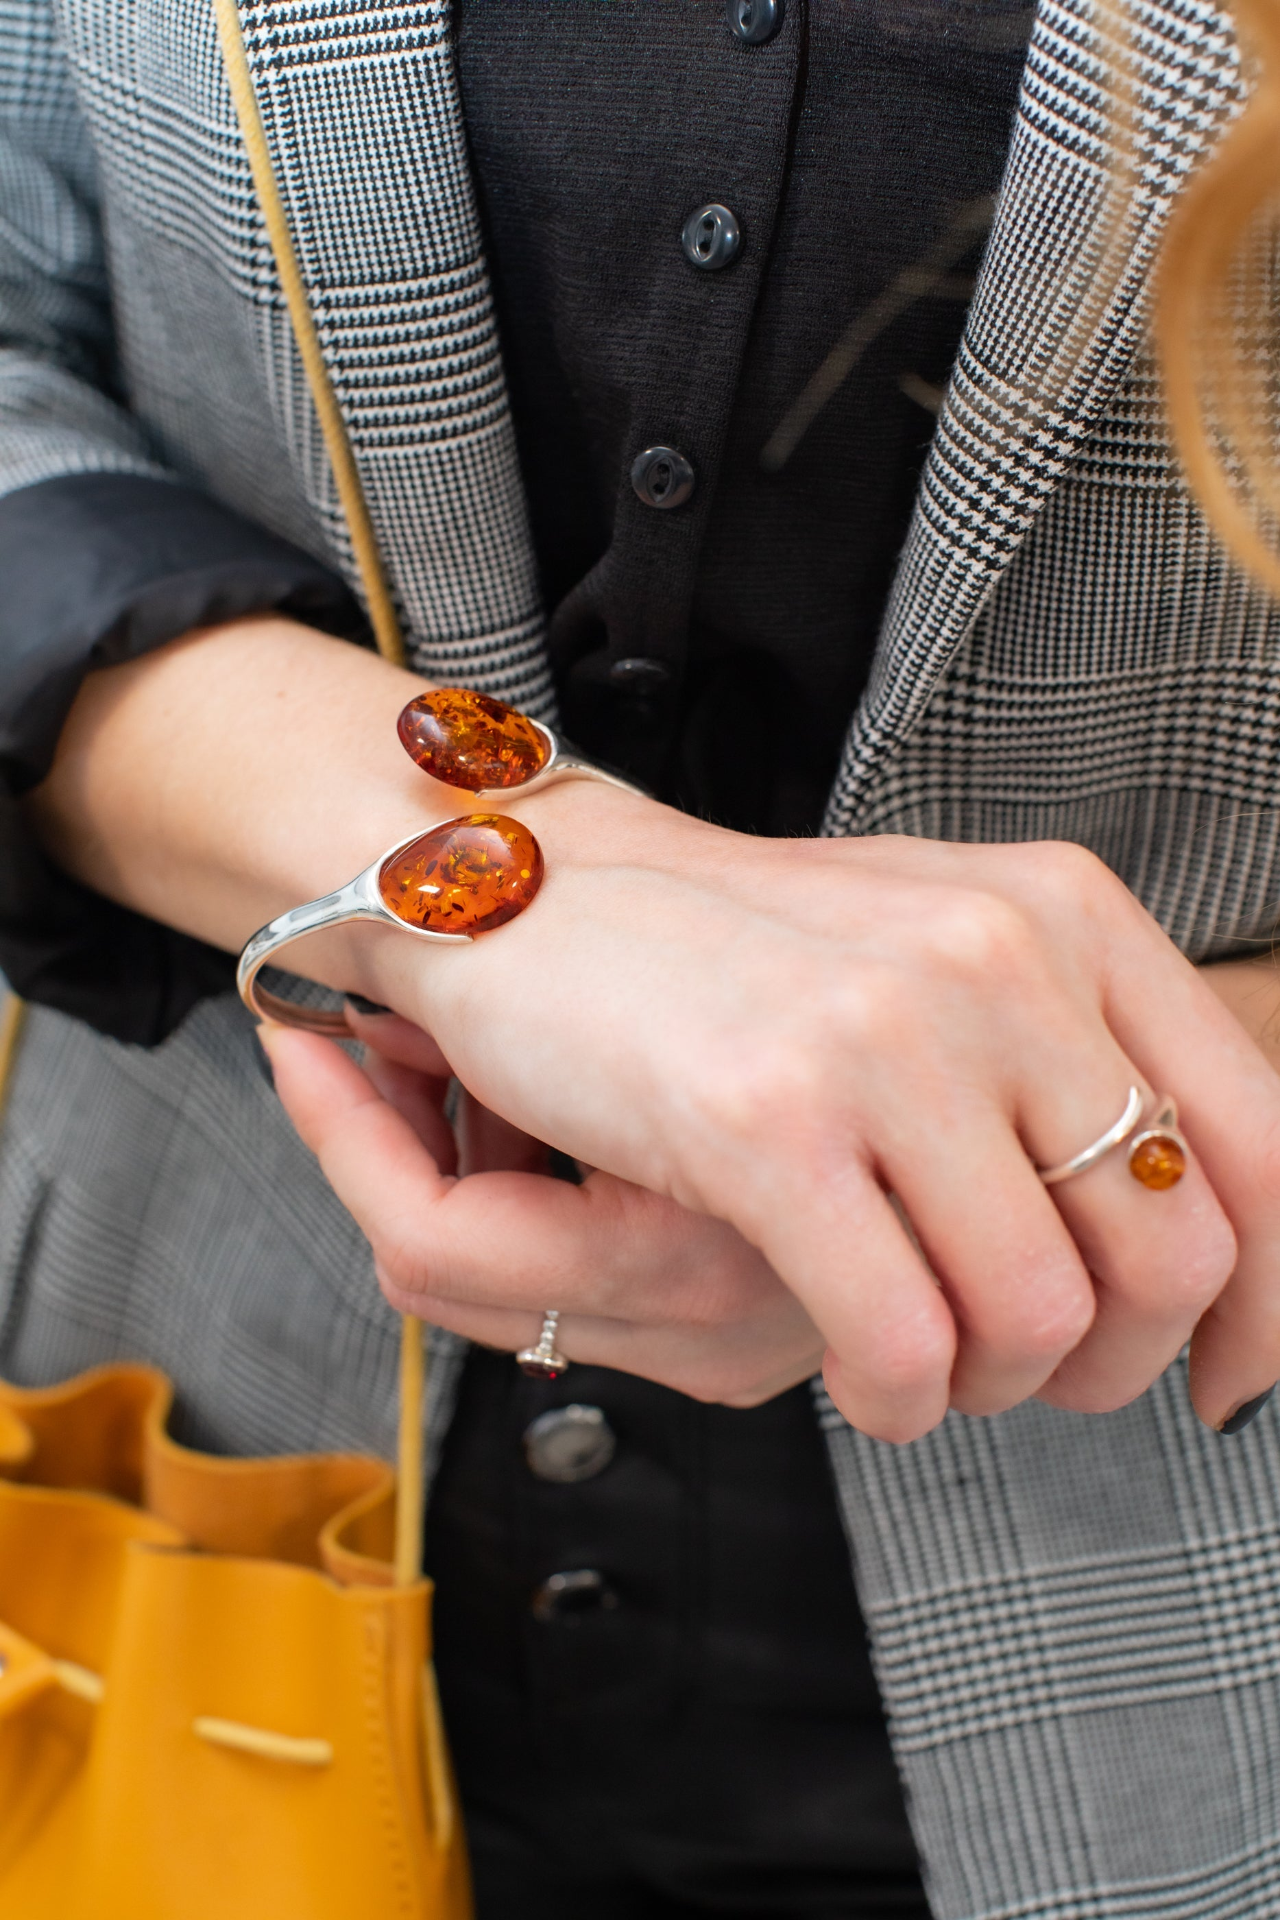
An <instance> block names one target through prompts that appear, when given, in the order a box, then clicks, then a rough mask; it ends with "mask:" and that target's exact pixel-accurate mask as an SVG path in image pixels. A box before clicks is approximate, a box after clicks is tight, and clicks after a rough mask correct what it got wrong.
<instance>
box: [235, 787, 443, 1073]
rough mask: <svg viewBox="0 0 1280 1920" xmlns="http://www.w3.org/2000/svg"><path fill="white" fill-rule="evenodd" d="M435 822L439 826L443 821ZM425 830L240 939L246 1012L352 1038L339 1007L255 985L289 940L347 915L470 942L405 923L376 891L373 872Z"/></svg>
mask: <svg viewBox="0 0 1280 1920" xmlns="http://www.w3.org/2000/svg"><path fill="white" fill-rule="evenodd" d="M437 824H438V825H441V826H443V825H446V824H447V822H444V821H440V822H438V823H437ZM431 831H432V829H431V827H430V826H422V827H419V828H418V829H417V831H416V832H415V833H408V834H406V835H405V837H404V839H403V840H397V841H396V844H395V845H394V847H388V848H387V851H386V852H385V853H381V854H379V855H378V858H377V859H376V860H375V861H373V862H372V864H371V865H369V866H367V867H366V868H365V870H364V872H363V873H358V874H357V875H356V877H355V879H354V880H349V881H348V882H347V884H346V886H345V887H339V888H338V890H337V892H336V893H325V894H322V895H321V896H320V898H319V899H318V900H309V901H308V902H307V904H306V905H305V906H303V907H291V908H290V909H289V911H288V913H282V914H279V915H278V916H277V917H276V919H274V920H269V921H268V922H267V924H266V926H265V927H259V929H258V931H257V932H256V933H255V934H254V935H253V938H252V939H251V940H249V941H248V942H247V943H246V945H245V948H244V951H243V953H242V954H241V955H240V964H239V966H238V967H237V968H236V986H237V988H238V990H239V993H240V998H241V999H242V1000H243V1001H244V1003H245V1005H246V1007H248V1009H249V1011H250V1013H256V1014H257V1015H258V1016H259V1018H260V1019H263V1020H275V1021H278V1023H279V1024H280V1025H281V1026H283V1027H301V1028H302V1029H303V1030H304V1031H305V1032H307V1033H326V1034H329V1035H330V1036H331V1037H333V1036H336V1037H338V1038H340V1039H347V1040H349V1039H350V1038H351V1037H352V1036H351V1028H350V1026H349V1025H348V1023H347V1016H346V1014H345V1013H343V1011H342V1009H341V1008H340V1007H336V1008H328V1007H302V1006H299V1005H298V1003H297V1001H296V1000H285V999H283V998H282V997H281V996H280V995H279V994H278V993H269V992H268V991H267V989H266V988H265V987H263V986H260V985H259V984H258V975H259V974H260V973H261V972H262V969H263V968H264V967H265V966H266V964H267V962H268V961H269V960H271V959H273V958H274V957H275V955H276V954H278V953H279V952H280V951H281V949H282V948H284V947H287V946H288V945H289V944H290V943H291V942H292V941H294V940H301V939H302V937H303V935H304V934H308V933H322V932H324V931H325V929H326V928H328V927H341V926H345V925H346V923H347V922H348V921H350V920H372V921H375V922H377V923H379V924H381V925H382V926H386V927H395V928H396V929H397V931H398V932H400V933H407V934H411V935H412V936H413V938H414V939H415V940H432V941H434V942H435V943H436V944H437V945H441V944H443V945H446V946H451V947H456V946H466V945H469V944H470V942H471V935H470V934H469V933H433V932H431V931H430V930H429V929H428V928H426V927H411V926H410V925H409V923H408V921H407V920H401V919H400V917H399V915H398V914H394V913H392V911H391V909H390V907H388V906H387V905H386V904H385V903H384V901H383V898H382V894H381V892H380V891H379V888H378V875H379V874H380V873H381V871H382V869H383V867H384V866H385V865H386V864H387V861H388V860H391V859H393V858H394V857H395V855H396V854H397V853H401V852H402V851H403V850H404V848H405V847H411V846H412V845H413V843H414V841H415V840H421V838H422V836H423V835H424V834H425V833H430V832H431Z"/></svg>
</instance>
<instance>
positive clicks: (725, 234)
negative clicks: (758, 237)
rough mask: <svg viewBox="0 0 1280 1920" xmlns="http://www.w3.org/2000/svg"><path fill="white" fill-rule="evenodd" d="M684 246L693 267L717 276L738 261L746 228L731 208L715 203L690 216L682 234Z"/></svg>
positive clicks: (712, 202)
mask: <svg viewBox="0 0 1280 1920" xmlns="http://www.w3.org/2000/svg"><path fill="white" fill-rule="evenodd" d="M680 245H681V246H682V247H683V248H684V257H685V259H686V260H687V261H688V262H689V265H690V266H691V267H701V268H702V270H703V272H704V273H714V272H715V271H716V269H717V268H718V267H727V266H728V264H729V262H730V261H731V260H734V259H736V258H737V253H738V248H739V247H740V246H741V245H742V229H741V227H740V226H739V225H738V223H737V221H736V220H735V218H734V216H733V214H732V213H731V212H730V211H729V209H728V207H722V206H721V205H720V204H719V203H718V201H715V200H712V201H711V202H710V203H709V204H708V205H707V206H705V207H699V208H698V209H697V211H696V212H694V213H691V214H690V215H689V218H688V219H687V220H686V221H685V223H684V226H683V228H682V229H681V232H680Z"/></svg>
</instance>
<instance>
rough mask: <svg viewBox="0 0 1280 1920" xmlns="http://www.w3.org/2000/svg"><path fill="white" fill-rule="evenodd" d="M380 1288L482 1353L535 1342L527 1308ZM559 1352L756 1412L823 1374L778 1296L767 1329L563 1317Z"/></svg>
mask: <svg viewBox="0 0 1280 1920" xmlns="http://www.w3.org/2000/svg"><path fill="white" fill-rule="evenodd" d="M379 1280H380V1282H381V1285H382V1290H383V1292H384V1293H385V1295H386V1297H387V1299H388V1300H389V1302H390V1303H391V1305H392V1306H393V1307H395V1308H396V1309H397V1311H399V1312H401V1313H412V1314H416V1315H417V1316H418V1318H419V1319H423V1320H429V1321H430V1322H431V1323H432V1325H433V1326H438V1327H446V1328H447V1329H448V1330H449V1331H450V1332H451V1333H458V1334H461V1335H462V1336H463V1338H464V1339H467V1340H475V1341H478V1342H479V1343H480V1344H481V1345H482V1346H487V1347H494V1348H496V1349H497V1350H498V1351H499V1352H505V1353H515V1352H517V1351H518V1350H519V1349H520V1348H521V1347H530V1346H533V1345H534V1344H535V1342H536V1340H537V1338H538V1332H539V1329H540V1327H541V1324H542V1316H541V1314H534V1313H530V1312H529V1311H528V1310H527V1309H525V1308H518V1307H482V1306H476V1305H474V1304H472V1303H471V1302H468V1301H460V1300H454V1299H449V1300H441V1299H437V1298H435V1297H434V1296H433V1295H431V1294H406V1293H402V1292H401V1291H400V1290H399V1289H398V1288H397V1287H396V1286H395V1284H394V1282H392V1281H391V1280H389V1279H388V1278H387V1277H386V1276H385V1275H383V1274H381V1273H380V1274H379ZM556 1345H557V1347H558V1348H559V1349H560V1350H561V1352H563V1353H564V1354H565V1356H566V1358H567V1359H569V1360H570V1361H577V1362H579V1363H580V1364H581V1365H583V1366H593V1367H613V1368H615V1369H616V1370H617V1371H619V1372H622V1373H634V1374H639V1375H640V1376H641V1377H642V1378H643V1379H646V1380H655V1381H657V1382H658V1383H659V1384H660V1385H662V1386H665V1387H672V1388H674V1389H675V1391H676V1392H677V1393H687V1394H689V1395H690V1396H691V1397H692V1398H693V1399H695V1400H705V1401H711V1402H717V1403H719V1404H722V1405H724V1406H736V1407H754V1406H759V1405H760V1404H761V1403H762V1402H763V1401H765V1400H771V1399H773V1397H774V1395H775V1394H779V1393H785V1392H786V1391H787V1389H788V1388H789V1387H794V1386H796V1385H798V1383H799V1382H800V1381H801V1380H808V1379H810V1378H811V1377H812V1376H813V1375H814V1374H816V1373H817V1372H818V1370H819V1368H820V1367H821V1364H822V1353H823V1347H822V1340H821V1338H820V1336H819V1335H818V1333H817V1332H816V1330H815V1328H814V1326H813V1324H812V1322H811V1321H810V1320H809V1319H808V1317H807V1316H806V1315H805V1314H804V1312H803V1311H802V1309H801V1308H800V1307H799V1305H798V1303H797V1302H796V1301H795V1300H794V1299H793V1298H792V1296H791V1295H789V1294H787V1293H785V1292H783V1291H781V1290H780V1293H779V1298H778V1301H777V1303H776V1309H775V1311H774V1312H773V1314H772V1315H771V1316H770V1318H769V1319H768V1322H767V1324H766V1323H764V1322H762V1321H761V1320H759V1319H753V1320H751V1321H749V1322H748V1321H742V1320H733V1321H729V1322H727V1323H725V1324H724V1325H720V1326H716V1327H695V1328H690V1327H677V1326H661V1325H657V1326H655V1325H650V1324H646V1323H642V1322H640V1321H636V1320H616V1319H606V1318H603V1317H601V1316H599V1315H594V1314H587V1313H565V1312H564V1311H563V1310H562V1311H561V1317H560V1324H559V1326H558V1328H557V1330H556Z"/></svg>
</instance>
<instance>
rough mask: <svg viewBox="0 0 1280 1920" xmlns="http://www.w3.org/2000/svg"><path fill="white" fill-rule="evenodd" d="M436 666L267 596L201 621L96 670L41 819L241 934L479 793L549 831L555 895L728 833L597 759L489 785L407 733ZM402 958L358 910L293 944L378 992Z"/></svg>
mask: <svg viewBox="0 0 1280 1920" xmlns="http://www.w3.org/2000/svg"><path fill="white" fill-rule="evenodd" d="M425 684H426V683H424V681H423V680H422V679H421V678H419V677H418V676H416V675H413V674H410V673H407V672H403V671H401V670H400V669H398V668H395V667H392V666H390V665H388V664H387V663H386V662H385V661H383V660H381V659H380V658H379V657H378V656H377V655H375V654H372V653H369V652H366V651H364V650H363V649H360V648H356V647H352V646H351V645H349V644H348V643H345V642H342V641H335V640H332V639H330V638H329V637H328V636H326V635H322V634H319V633H316V632H314V631H312V630H311V629H309V628H306V627H303V626H301V625H299V624H298V623H296V622H294V621H291V620H287V619H283V618H280V617H277V616H274V615H264V616H259V617H250V618H246V619H243V620H238V621H234V622H229V623H227V624H225V625H223V626H219V627H216V628H210V629H207V630H204V631H202V632H198V633H193V634H189V635H187V636H185V637H184V638H183V639H181V640H178V641H174V642H172V643H171V644H170V645H169V646H167V647H163V648H160V649H158V650H157V651H156V652H155V653H152V654H149V655H148V656H147V657H146V658H145V659H143V660H139V661H136V662H130V663H128V664H126V665H123V666H119V667H110V668H105V669H102V670H100V671H99V672H97V673H95V674H93V675H91V676H90V678H89V679H88V681H86V683H85V686H84V687H83V689H82V691H81V694H80V696H79V698H78V699H77V701H76V704H75V706H74V708H73V710H72V713H71V715H70V716H69V719H68V721H67V724H66V726H65V728H64V731H63V735H62V738H61V740H60V743H59V750H58V754H57V757H56V760H55V763H54V767H53V769H52V771H51V773H50V775H49V777H48V778H47V779H46V781H45V782H44V783H43V784H42V786H41V787H40V788H39V789H37V790H36V792H35V793H34V794H33V795H32V796H31V798H30V801H29V807H30V812H31V817H32V820H33V823H34V825H35V827H36V830H37V832H38V833H39V834H40V837H41V838H42V840H43V841H44V844H45V845H46V847H47V848H48V850H49V851H50V852H51V854H52V855H53V857H54V858H55V859H56V860H57V861H58V862H59V864H60V865H62V866H63V867H64V868H65V869H66V870H67V871H68V872H69V873H71V874H72V875H74V876H75V877H76V878H77V879H80V880H82V881H84V882H85V883H87V884H88V885H90V886H92V887H94V888H95V889H96V890H97V891H99V892H102V893H105V894H107V895H109V896H110V897H111V898H113V899H116V900H118V901H120V902H121V903H122V904H124V905H126V906H130V907H133V908H135V909H136V910H137V911H139V912H142V913H145V914H147V915H149V916H150V917H152V918H155V919H160V920H163V921H165V922H166V923H168V924H170V925H172V926H175V927H178V928H179V929H181V930H182V931H183V932H187V933H191V934H194V935H196V936H198V937H200V938H202V939H205V940H208V941H210V942H211V943H212V944H214V945H218V946H222V947H225V948H227V949H229V950H231V951H234V950H236V949H237V948H238V947H240V946H241V945H242V944H243V942H244V940H245V939H246V938H247V937H248V936H249V934H250V933H252V932H253V931H254V930H255V929H256V928H257V927H258V926H261V925H262V924H264V923H265V922H266V921H268V920H270V919H272V918H274V917H275V916H276V915H277V914H279V913H282V912H284V911H286V910H287V909H289V908H291V907H296V906H299V905H301V904H302V903H303V902H305V901H307V900H310V899H314V898H316V897H317V896H319V895H321V894H324V893H326V892H329V891H331V890H332V889H334V888H335V887H339V886H341V885H343V884H344V883H345V882H347V881H349V880H350V879H351V878H352V877H353V876H354V875H355V874H356V873H358V872H359V871H360V870H361V869H362V868H364V867H366V866H368V865H369V864H370V862H371V861H373V860H375V859H376V858H377V857H378V856H379V855H380V854H381V853H383V852H384V851H385V850H386V849H387V848H389V847H390V846H392V845H394V844H395V843H396V842H397V841H399V840H403V839H405V838H406V837H408V836H409V835H411V834H413V833H415V832H419V831H421V830H423V829H425V828H426V827H428V826H431V825H434V824H436V823H438V822H440V821H443V820H447V819H449V818H451V817H454V816H456V815H459V814H466V813H471V812H475V811H478V810H481V808H483V810H484V811H489V812H495V811H502V812H504V813H510V814H513V815H515V817H517V818H519V819H521V820H523V821H525V823H526V824H527V825H528V826H529V827H530V828H531V829H532V830H533V831H534V832H535V833H536V834H537V836H538V837H539V839H540V841H541V842H542V843H543V846H544V852H545V855H546V858H547V861H548V866H549V870H550V871H551V873H552V875H553V883H552V886H553V895H554V892H555V887H554V875H555V873H556V872H558V871H560V872H562V871H563V870H564V869H565V868H566V867H567V866H568V865H571V864H572V865H577V866H579V867H581V866H584V865H586V866H590V865H593V864H609V865H618V864H622V865H627V864H632V863H634V864H640V865H649V864H660V865H669V864H670V863H671V861H672V860H673V859H675V858H677V857H678V852H679V850H686V849H687V850H689V851H690V857H692V851H691V850H692V846H693V843H695V842H697V843H698V844H700V843H701V840H702V839H703V838H704V837H706V836H708V835H715V834H716V833H717V830H716V829H714V828H707V827H703V826H701V825H700V824H699V823H698V822H695V821H691V820H688V819H687V818H686V817H685V816H683V815H681V814H679V813H676V812H674V811H673V810H672V809H670V808H667V807H662V806H659V805H657V804H656V803H654V802H651V801H647V800H644V799H642V798H639V797H637V796H634V795H631V794H628V793H625V792H623V791H621V790H619V789H617V788H615V787H610V786H606V785H603V784H601V783H597V782H594V781H591V780H585V779H575V780H566V781H564V782H562V783H559V784H556V785H553V786H551V787H549V788H546V789H543V790H542V791H540V792H537V793H533V794H529V795H527V796H524V797H523V798H522V797H521V795H520V793H519V790H518V789H513V790H512V791H511V793H510V794H509V795H504V796H503V797H502V800H501V803H500V804H499V803H498V802H495V801H492V800H490V801H486V802H483V803H477V802H476V800H475V799H474V797H473V796H472V795H471V794H469V793H466V792H464V791H460V790H459V789H457V788H453V787H449V786H445V785H443V784H442V783H441V782H439V781H437V780H433V779H431V778H430V777H429V776H428V775H426V774H425V773H423V772H422V771H421V770H420V769H419V768H418V767H416V766H414V765H413V763H412V762H411V761H410V760H409V759H408V757H407V756H406V754H405V753H404V752H403V751H402V749H401V747H400V744H399V742H398V740H397V737H396V719H397V716H398V715H399V713H400V710H401V708H402V707H403V706H404V705H405V703H406V701H408V700H410V699H412V698H413V697H414V696H415V695H417V694H418V693H420V692H422V690H423V687H424V685H425ZM720 837H722V838H723V837H725V836H720ZM546 904H547V903H543V910H544V911H545V908H546ZM508 937H509V936H508ZM402 944H408V943H402V942H400V941H399V940H398V939H395V938H393V939H392V941H391V943H390V946H391V949H395V948H398V947H399V946H401V945H402ZM283 958H284V956H282V959H283ZM406 958H407V956H406V955H403V954H399V955H395V956H394V957H392V956H391V955H390V954H389V952H388V943H387V941H386V938H385V936H381V935H379V933H378V932H377V931H376V930H375V929H371V928H369V927H367V926H359V925H357V926H352V927H344V928H339V929H335V930H334V931H332V932H329V933H326V934H324V935H320V936H316V937H313V938H310V939H308V940H307V941H306V942H305V943H301V944H300V945H299V946H298V947H297V948H296V950H294V951H292V952H290V953H289V955H288V957H287V960H286V961H285V964H287V965H289V966H292V967H294V968H295V969H296V970H297V971H299V972H301V973H304V974H306V975H307V976H308V977H311V978H314V979H318V980H321V981H324V982H325V983H327V984H329V985H334V986H339V987H343V988H349V989H351V990H354V991H357V992H361V993H365V994H366V995H367V996H368V997H370V998H374V999H378V998H382V997H385V996H386V995H387V994H388V992H391V991H394V990H395V982H397V981H398V980H399V979H400V978H401V976H402V975H403V973H404V961H405V959H406ZM414 959H415V962H416V965H415V967H414V968H413V969H412V971H413V974H414V976H415V978H420V977H421V973H420V970H421V966H422V955H421V952H420V951H418V950H415V954H414Z"/></svg>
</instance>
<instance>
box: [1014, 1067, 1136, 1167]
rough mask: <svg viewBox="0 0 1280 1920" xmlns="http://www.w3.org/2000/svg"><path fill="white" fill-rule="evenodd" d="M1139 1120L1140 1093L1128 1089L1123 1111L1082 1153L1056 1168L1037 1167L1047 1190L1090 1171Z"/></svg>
mask: <svg viewBox="0 0 1280 1920" xmlns="http://www.w3.org/2000/svg"><path fill="white" fill-rule="evenodd" d="M1141 1118H1142V1094H1141V1091H1140V1090H1139V1089H1138V1088H1137V1087H1130V1089H1129V1098H1128V1099H1127V1100H1126V1101H1125V1103H1124V1112H1123V1113H1122V1114H1121V1115H1120V1118H1119V1119H1118V1120H1117V1121H1116V1123H1115V1125H1114V1126H1112V1127H1108V1128H1107V1130H1106V1132H1105V1133H1100V1134H1099V1135H1098V1138H1097V1139H1096V1140H1094V1141H1093V1142H1092V1143H1091V1144H1090V1145H1089V1146H1087V1147H1086V1148H1085V1149H1084V1151H1083V1152H1082V1153H1077V1154H1073V1155H1072V1157H1071V1159H1070V1160H1063V1161H1062V1162H1061V1164H1060V1165H1058V1166H1056V1167H1037V1169H1036V1171H1037V1173H1038V1174H1039V1175H1040V1178H1041V1179H1042V1180H1043V1181H1044V1184H1045V1185H1046V1187H1053V1186H1056V1185H1057V1184H1058V1182H1059V1180H1073V1179H1074V1178H1075V1176H1076V1174H1078V1173H1087V1172H1088V1171H1089V1168H1090V1167H1095V1166H1097V1164H1098V1162H1099V1160H1102V1159H1104V1158H1105V1157H1106V1155H1107V1154H1109V1153H1110V1152H1111V1149H1112V1148H1113V1147H1118V1146H1120V1145H1121V1144H1122V1143H1123V1142H1124V1141H1126V1140H1127V1139H1128V1138H1129V1135H1130V1134H1131V1133H1132V1132H1133V1130H1134V1128H1135V1127H1136V1126H1137V1124H1138V1122H1139V1120H1140V1119H1141Z"/></svg>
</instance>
